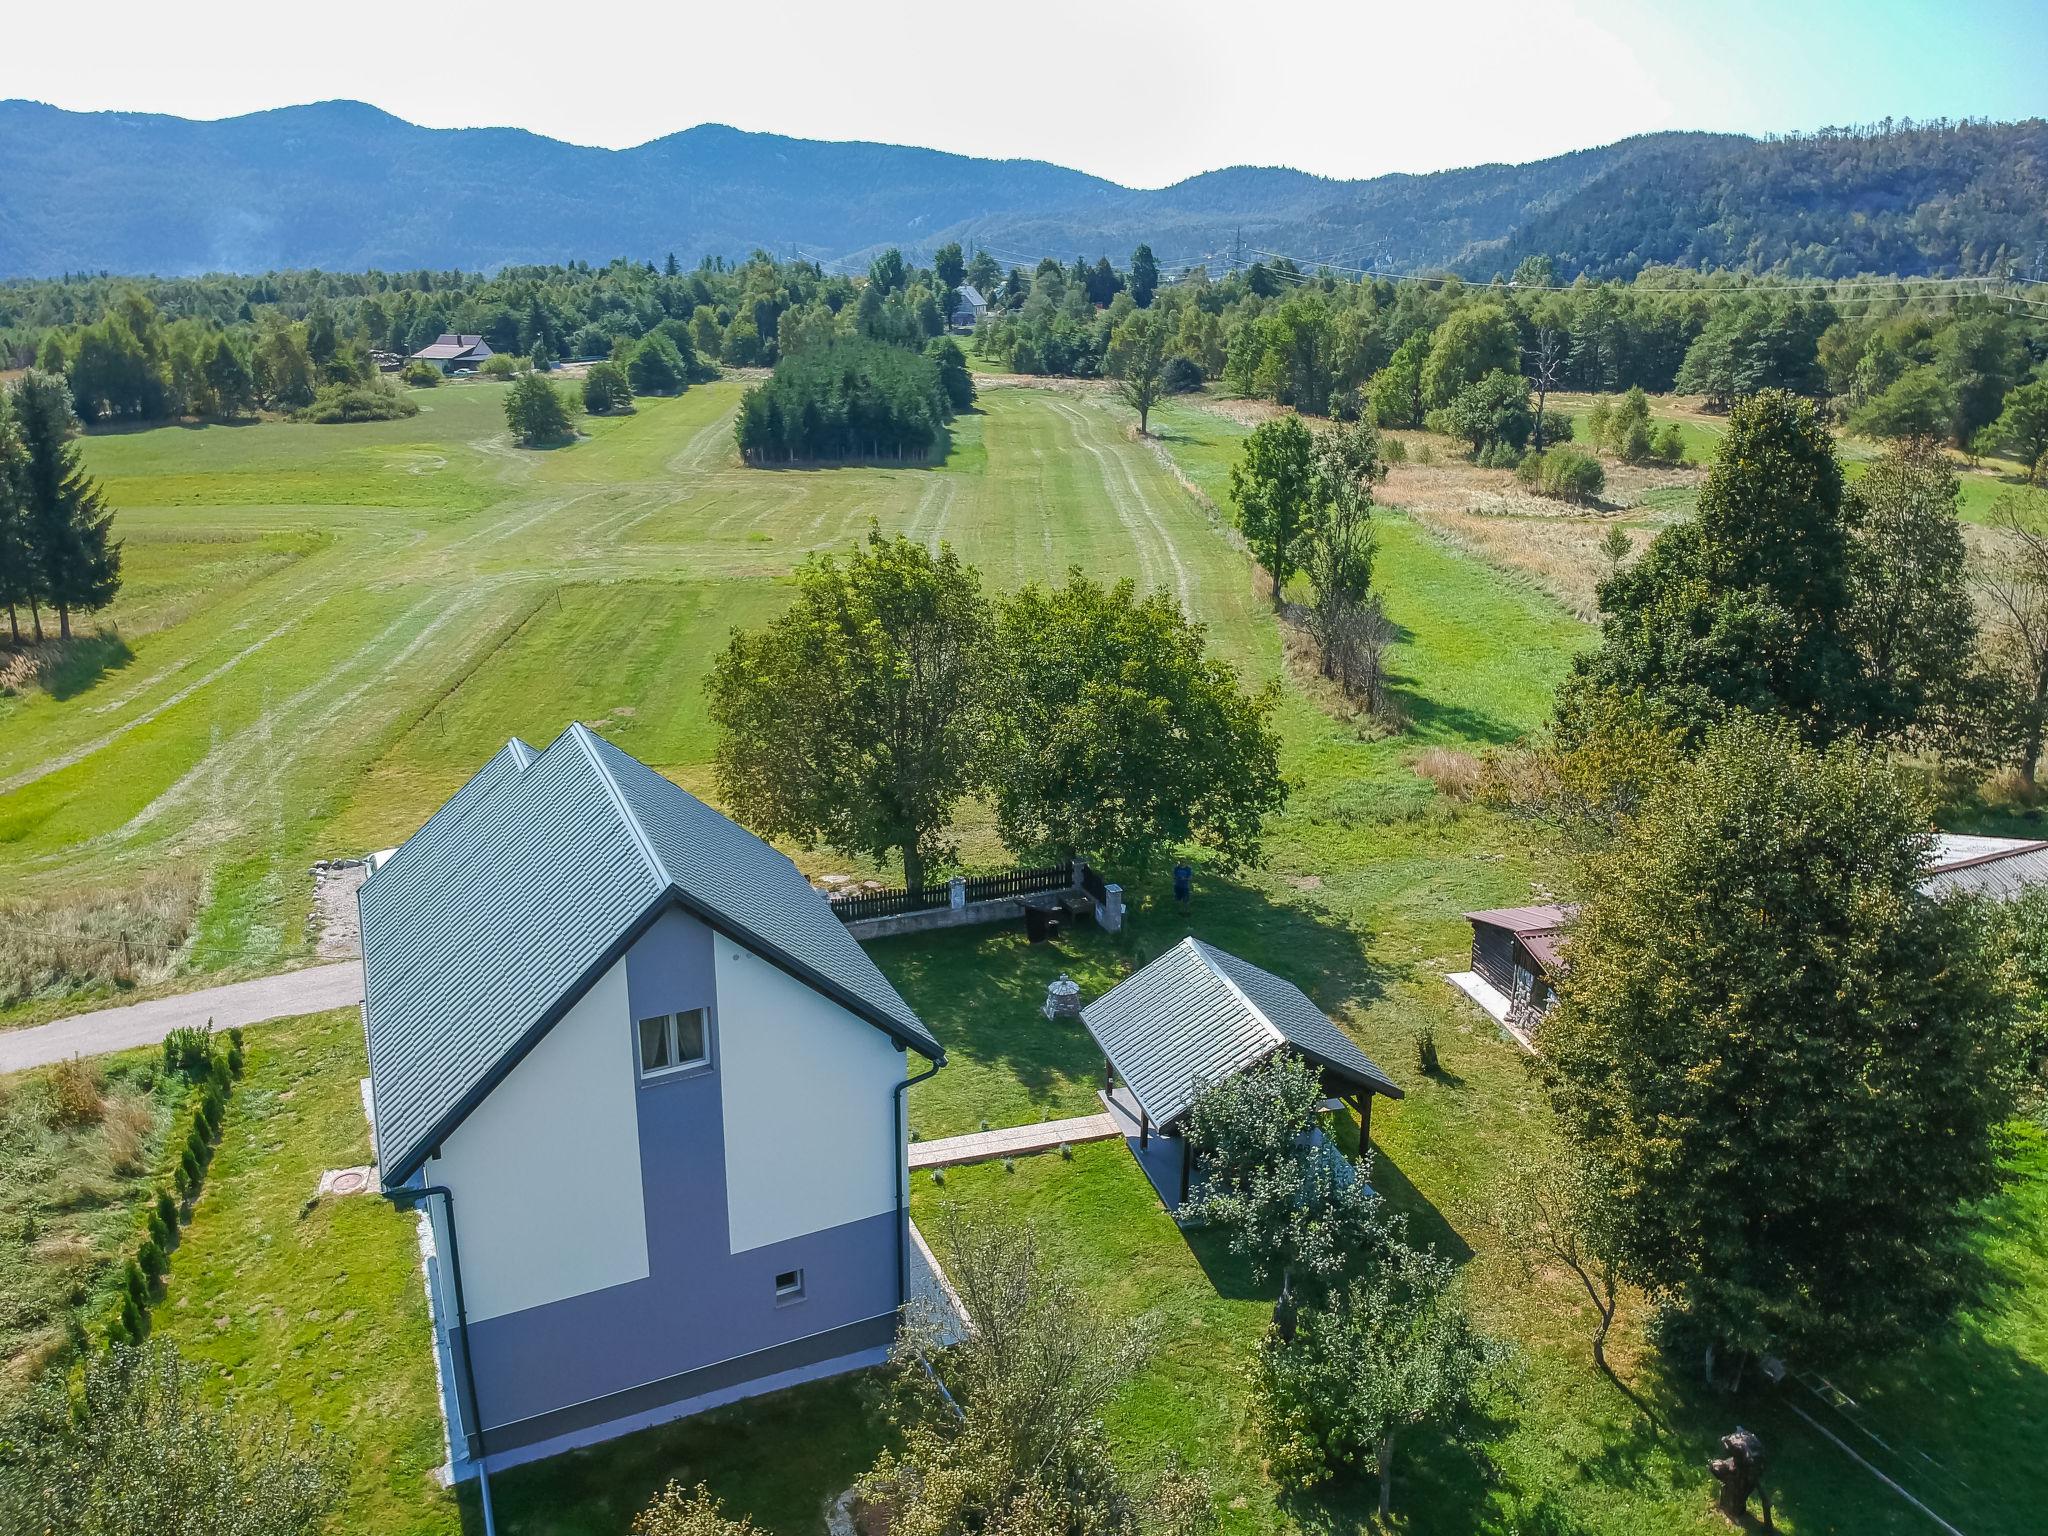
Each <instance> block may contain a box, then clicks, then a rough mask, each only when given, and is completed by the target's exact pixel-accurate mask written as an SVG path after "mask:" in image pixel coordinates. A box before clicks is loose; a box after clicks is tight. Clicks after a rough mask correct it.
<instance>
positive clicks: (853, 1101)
mask: <svg viewBox="0 0 2048 1536" xmlns="http://www.w3.org/2000/svg"><path fill="white" fill-rule="evenodd" d="M714 944H715V948H714V965H715V967H716V970H717V976H718V1052H719V1055H718V1076H719V1093H720V1101H721V1106H722V1109H723V1113H724V1119H725V1182H726V1211H727V1226H728V1229H729V1236H730V1238H731V1242H732V1251H733V1252H734V1253H744V1252H745V1251H746V1250H747V1249H749V1248H759V1247H761V1246H762V1245H763V1244H765V1243H775V1242H781V1241H784V1240H785V1239H787V1238H792V1237H801V1236H802V1235H803V1234H804V1233H806V1232H821V1231H824V1230H825V1229H827V1228H830V1227H837V1226H842V1225H844V1224H845V1223H847V1222H850V1221H859V1220H861V1219H863V1218H865V1217H869V1216H879V1215H882V1214H883V1213H885V1212H888V1211H893V1210H894V1209H895V1207H896V1194H895V1189H894V1187H893V1181H894V1180H895V1179H896V1178H897V1177H899V1176H900V1172H899V1171H900V1170H901V1168H902V1166H903V1153H902V1149H901V1147H892V1146H891V1145H890V1118H889V1089H890V1087H891V1086H892V1085H893V1084H894V1083H896V1082H897V1081H898V1080H899V1079H900V1078H901V1077H902V1076H903V1053H902V1052H900V1051H898V1050H897V1049H896V1047H895V1045H894V1044H893V1043H892V1042H891V1041H890V1039H889V1037H888V1036H887V1035H885V1034H883V1033H882V1032H881V1031H880V1030H879V1029H877V1028H875V1026H874V1025H872V1024H870V1023H868V1022H867V1021H866V1020H865V1019H861V1018H858V1017H856V1016H855V1015H853V1014H851V1013H848V1012H847V1011H846V1010H845V1009H844V1008H841V1007H840V1006H839V1005H838V1004H837V1003H835V1002H832V1001H831V1000H830V999H828V998H825V997H822V996H820V995H819V994H818V993H816V992H813V991H812V990H811V989H810V988H809V987H807V986H805V985H804V984H803V983H802V982H800V981H798V980H796V979H795V978H794V977H792V976H791V975H789V973H788V972H786V971H782V970H779V969H777V968H776V967H775V966H773V965H770V964H769V963H768V962H767V961H766V960H763V959H761V958H760V957H758V956H756V955H753V954H751V953H749V952H748V951H746V950H744V949H742V948H740V947H739V946H738V945H737V944H735V943H734V942H733V941H732V940H731V939H728V938H724V937H720V938H718V939H716V940H715V941H714Z"/></svg>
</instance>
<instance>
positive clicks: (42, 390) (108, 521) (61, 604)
mask: <svg viewBox="0 0 2048 1536" xmlns="http://www.w3.org/2000/svg"><path fill="white" fill-rule="evenodd" d="M14 404H15V416H16V419H17V422H18V427H19V431H20V433H21V441H22V447H23V450H24V457H25V463H24V466H23V470H24V473H23V488H24V496H23V501H24V503H25V514H26V515H25V518H24V521H25V523H26V527H27V532H28V543H29V549H30V557H31V560H32V562H33V565H34V583H35V590H36V592H37V593H38V594H39V595H40V596H41V597H42V599H43V600H44V601H45V602H47V603H49V605H50V606H51V607H53V608H55V609H56V610H57V633H58V636H59V638H61V639H65V640H68V639H70V638H71V615H72V612H73V610H77V611H78V612H81V613H91V612H93V611H94V610H96V609H100V608H104V607H106V605H107V604H108V603H110V602H112V601H113V599H114V594H115V593H116V592H118V591H119V590H120V589H121V545H120V543H119V542H118V541H117V540H115V539H113V538H112V537H111V535H112V532H113V525H114V514H113V512H112V510H111V509H109V508H108V507H107V505H106V502H105V500H104V498H103V497H102V496H101V494H100V488H99V483H98V482H97V481H95V480H94V479H93V478H92V477H91V476H90V475H88V474H87V473H86V472H85V469H84V467H83V466H82V465H81V464H80V463H79V459H78V449H77V448H76V447H75V446H74V445H73V444H72V442H71V440H70V436H71V429H72V427H73V425H75V421H76V418H75V417H74V416H73V415H72V411H71V399H70V392H69V391H68V390H67V389H66V387H65V384H64V381H63V380H62V379H61V378H58V377H56V376H55V375H53V374H47V373H43V372H41V371H39V370H33V369H32V370H30V372H29V373H27V374H26V375H25V376H24V377H23V378H22V381H21V382H20V383H19V384H18V385H16V386H15V395H14Z"/></svg>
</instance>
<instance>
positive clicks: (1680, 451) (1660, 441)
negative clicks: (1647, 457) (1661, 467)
mask: <svg viewBox="0 0 2048 1536" xmlns="http://www.w3.org/2000/svg"><path fill="white" fill-rule="evenodd" d="M1650 452H1651V453H1652V454H1653V455H1655V457H1656V458H1657V460H1658V462H1660V463H1663V464H1678V463H1682V462H1684V459H1685V434H1684V433H1683V432H1681V431H1680V430H1679V429H1678V423H1677V422H1675V421H1667V422H1666V423H1665V424H1664V426H1663V428H1662V429H1661V430H1660V431H1659V432H1658V433H1657V436H1656V438H1655V440H1654V441H1653V442H1652V443H1651V445H1650Z"/></svg>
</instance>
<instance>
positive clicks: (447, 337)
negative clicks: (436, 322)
mask: <svg viewBox="0 0 2048 1536" xmlns="http://www.w3.org/2000/svg"><path fill="white" fill-rule="evenodd" d="M489 356H491V344H490V343H489V342H488V341H485V340H484V339H483V337H481V336H460V335H457V334H456V333H455V332H453V331H443V332H442V333H441V335H440V336H439V337H438V338H437V339H436V340H435V341H434V342H433V343H432V345H430V346H424V347H421V348H420V349H419V351H417V352H415V353H413V355H412V356H411V357H410V358H409V359H407V361H409V362H415V363H432V364H433V365H434V366H435V367H436V368H438V369H440V370H441V371H442V372H443V373H453V372H454V371H455V370H456V369H458V368H480V367H482V366H483V361H484V359H485V358H487V357H489Z"/></svg>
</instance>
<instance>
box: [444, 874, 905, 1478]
mask: <svg viewBox="0 0 2048 1536" xmlns="http://www.w3.org/2000/svg"><path fill="white" fill-rule="evenodd" d="M733 954H738V955H740V956H742V958H741V959H738V960H735V959H732V958H730V956H731V955H733ZM756 967H758V968H759V971H756V969H755V968H756ZM763 973H766V974H763ZM614 976H615V977H616V978H618V979H617V983H616V985H615V986H612V987H611V988H610V989H608V991H607V1003H606V1008H607V1010H608V1019H609V1023H608V1025H607V1026H606V1028H607V1029H608V1031H609V1034H608V1037H607V1036H606V1034H605V1033H604V1032H603V1031H598V1032H595V1033H594V1034H593V1035H592V1036H591V1037H590V1038H588V1039H586V1040H585V1042H584V1048H585V1049H587V1050H588V1051H589V1052H590V1054H591V1056H592V1058H593V1059H594V1060H596V1061H598V1062H600V1063H602V1065H601V1067H598V1068H594V1069H593V1071H594V1072H595V1073H597V1074H598V1075H604V1076H606V1077H607V1078H608V1082H609V1084H610V1085H611V1086H610V1087H608V1089H607V1098H606V1102H607V1103H608V1104H611V1105H613V1106H614V1107H613V1108H612V1110H611V1111H610V1112H611V1113H613V1114H614V1115H615V1116H616V1123H617V1125H619V1126H622V1127H624V1128H625V1133H626V1137H627V1143H626V1145H625V1146H624V1147H623V1148H614V1149H612V1151H611V1152H609V1153H608V1154H607V1155H608V1156H609V1157H610V1158H611V1159H612V1161H611V1163H610V1165H609V1166H607V1167H605V1168H603V1169H597V1168H594V1167H589V1166H588V1165H589V1161H590V1160H589V1159H588V1158H586V1157H583V1156H580V1155H579V1156H577V1157H576V1158H575V1161H576V1163H577V1164H578V1166H579V1167H583V1168H585V1169H586V1171H587V1172H588V1175H589V1180H588V1183H587V1184H585V1185H582V1186H579V1187H577V1188H575V1189H572V1190H562V1191H558V1192H557V1193H556V1195H555V1196H554V1198H559V1199H563V1200H568V1201H574V1202H581V1203H583V1204H586V1205H604V1206H609V1205H610V1204H611V1203H612V1202H613V1201H614V1200H615V1198H616V1196H617V1192H618V1191H620V1190H624V1189H630V1190H631V1191H632V1192H633V1197H634V1199H635V1200H636V1201H637V1202H638V1209H637V1210H636V1211H635V1212H634V1214H633V1218H632V1220H631V1221H630V1222H629V1224H630V1225H636V1226H637V1227H638V1228H639V1230H640V1231H641V1232H642V1233H643V1234H644V1236H643V1244H644V1253H645V1259H644V1263H643V1266H642V1268H641V1270H640V1272H639V1274H638V1275H635V1276H629V1277H622V1278H620V1279H618V1280H617V1281H615V1282H613V1283H609V1284H605V1285H601V1286H593V1287H591V1288H589V1289H587V1290H584V1291H581V1292H577V1293H572V1294H559V1295H551V1296H549V1297H548V1298H547V1299H545V1300H543V1301H540V1302H539V1303H538V1304H535V1305H532V1306H528V1307H525V1308H523V1309H521V1310H515V1311H503V1310H496V1311H492V1312H489V1313H480V1312H479V1309H478V1308H477V1306H476V1304H475V1301H474V1299H472V1300H471V1304H470V1319H471V1327H470V1346H471V1357H472V1360H473V1362H474V1366H475V1371H476V1382H477V1401H478V1417H479V1418H480V1420H481V1422H482V1423H483V1425H484V1427H485V1429H486V1431H487V1433H488V1437H489V1449H490V1450H492V1451H499V1450H503V1449H507V1448H509V1447H514V1446H517V1445H520V1444H526V1443H532V1442H534V1441H537V1440H540V1439H544V1438H545V1437H546V1436H548V1435H550V1434H554V1433H558V1432H559V1431H560V1430H561V1428H562V1426H563V1425H564V1424H565V1423H574V1424H588V1423H601V1422H604V1421H605V1420H607V1419H610V1418H615V1417H623V1416H625V1415H627V1414H629V1413H638V1412H644V1411H645V1410H646V1409H647V1408H648V1407H649V1405H650V1403H651V1402H653V1401H655V1400H666V1395H667V1393H668V1391H669V1388H668V1385H667V1384H671V1383H673V1384H674V1386H673V1392H674V1395H675V1396H676V1397H678V1398H680V1397H684V1396H688V1395H690V1394H691V1393H693V1392H696V1391H701V1390H702V1382H703V1380H704V1379H705V1373H706V1372H707V1370H708V1369H709V1368H713V1367H717V1368H718V1369H719V1373H720V1379H721V1380H723V1379H725V1378H728V1377H730V1378H734V1379H745V1378H746V1377H747V1376H748V1374H749V1367H748V1366H747V1364H746V1361H745V1357H747V1356H749V1355H755V1354H760V1355H761V1356H762V1361H763V1364H762V1370H761V1373H762V1374H766V1373H768V1372H770V1371H772V1370H779V1369H783V1368H784V1367H783V1366H782V1365H779V1364H776V1363H775V1362H777V1361H781V1360H784V1359H785V1357H787V1356H789V1355H790V1352H791V1350H792V1349H794V1348H795V1347H796V1345H797V1341H800V1340H805V1339H813V1338H820V1337H823V1336H828V1335H829V1336H832V1337H833V1338H840V1337H845V1336H846V1334H845V1332H844V1331H845V1330H847V1329H849V1328H850V1327H851V1326H852V1325H855V1324H864V1323H868V1322H871V1321H874V1320H877V1319H879V1320H882V1321H881V1323H878V1324H877V1326H882V1324H885V1323H886V1322H887V1321H888V1319H889V1317H890V1314H892V1313H893V1311H894V1309H895V1307H896V1305H897V1300H898V1298H897V1295H896V1220H897V1219H896V1214H895V1203H894V1197H893V1192H892V1187H891V1183H890V1177H889V1170H890V1168H891V1167H892V1166H893V1167H894V1168H896V1169H898V1170H900V1169H901V1167H902V1147H901V1145H900V1144H897V1143H895V1142H894V1140H893V1134H892V1119H891V1115H890V1104H889V1099H888V1093H889V1089H890V1087H891V1086H893V1084H894V1083H895V1082H896V1081H897V1080H898V1079H900V1077H901V1074H902V1072H903V1057H902V1055H901V1053H900V1052H899V1051H897V1050H896V1049H895V1047H894V1046H893V1045H892V1044H891V1043H890V1041H889V1040H888V1038H887V1037H886V1036H885V1035H883V1034H882V1033H881V1031H879V1030H877V1029H875V1028H874V1027H873V1026H872V1025H871V1024H869V1023H867V1022H866V1021H864V1020H862V1019H859V1018H857V1017H855V1016H854V1015H852V1014H851V1013H848V1012H846V1011H845V1010H844V1009H842V1008H840V1007H839V1006H838V1005H837V1004H835V1003H831V1002H830V1001H828V1000H827V999H825V998H823V997H821V996H820V995H819V994H817V993H815V992H813V991H811V990H810V989H809V988H808V987H805V986H804V985H803V984H802V983H800V982H797V981H796V980H795V979H794V978H791V977H789V976H787V975H786V974H785V973H784V972H782V971H780V970H778V969H776V968H775V967H773V966H770V965H768V963H767V962H765V961H762V960H759V959H758V958H756V957H754V956H752V955H751V954H747V953H746V952H744V951H741V950H739V949H738V947H737V946H736V945H735V944H734V942H733V941H732V940H729V939H725V938H722V937H719V936H717V935H714V934H713V932H712V930H711V929H710V928H709V927H707V926H706V925H705V924H703V923H702V922H700V921H698V920H697V919H696V918H694V917H692V916H690V915H689V914H687V913H686V912H684V911H683V910H682V909H681V908H679V907H672V908H670V909H669V910H668V911H667V912H666V913H664V914H663V915H662V916H661V917H659V918H658V919H656V921H655V923H654V925H653V926H652V927H651V928H650V929H649V930H648V931H647V932H646V933H645V934H644V935H642V937H641V938H640V939H639V940H638V941H637V942H636V943H635V944H634V945H633V947H632V948H631V949H630V950H629V951H628V952H627V954H626V956H625V958H624V960H623V961H622V962H621V963H620V965H619V966H617V967H615V968H614V971H613V972H612V973H610V975H608V977H607V981H608V982H609V981H611V979H612V977H614ZM578 1006H579V1009H580V1008H581V1006H582V1005H581V1004H579V1005H578ZM696 1007H703V1008H707V1009H709V1010H710V1032H711V1066H710V1069H709V1070H707V1071H699V1072H684V1073H678V1074H675V1075H672V1076H664V1077H655V1078H650V1079H644V1080H643V1079H642V1078H641V1077H640V1075H639V1071H638V1063H637V1060H636V1056H635V1052H636V1038H635V1035H636V1031H635V1024H636V1021H637V1020H638V1019H640V1018H642V1017H649V1016H652V1015H654V1014H659V1013H673V1012H676V1011H678V1010H682V1009H688V1008H696ZM573 1011H574V1010H572V1012H573ZM565 1022H566V1021H565ZM560 1028H561V1026H560V1025H558V1026H557V1031H559V1030H560ZM549 1038H550V1039H552V1038H553V1036H552V1035H551V1036H550V1037H549ZM545 1044H546V1042H545V1041H544V1042H543V1046H544V1045H545ZM539 1053H540V1048H538V1047H537V1048H536V1050H535V1053H534V1056H530V1057H529V1058H528V1062H529V1063H530V1062H531V1061H532V1060H533V1059H534V1057H535V1056H538V1055H539ZM885 1065H886V1066H887V1067H888V1068H889V1069H890V1070H889V1073H888V1075H887V1076H886V1077H884V1076H882V1075H881V1068H882V1067H883V1066H885ZM526 1066H527V1063H521V1065H520V1067H519V1068H517V1069H515V1071H514V1073H513V1074H512V1077H511V1078H508V1079H507V1082H510V1081H512V1079H513V1078H516V1077H517V1076H518V1075H519V1073H520V1072H523V1071H524V1070H525V1068H526ZM499 1091H502V1085H501V1089H500V1090H499ZM496 1097H497V1094H496V1093H494V1094H493V1095H492V1098H493V1099H495V1098H496ZM490 1102H491V1101H489V1100H487V1101H486V1103H485V1106H483V1108H486V1109H487V1108H488V1107H489V1105H490ZM479 1112H481V1110H480V1111H479ZM579 1124H580V1122H579ZM813 1126H815V1127H817V1128H818V1129H812V1128H811V1127H813ZM525 1133H526V1135H527V1137H528V1139H529V1140H530V1141H531V1142H533V1143H535V1144H538V1145H539V1146H541V1147H542V1148H544V1149H545V1151H546V1154H547V1155H551V1156H554V1155H566V1152H565V1149H564V1148H562V1147H560V1146H559V1145H557V1131H556V1130H555V1128H554V1124H553V1123H550V1122H548V1121H546V1120H537V1121H533V1122H529V1123H528V1124H527V1125H526V1127H525ZM820 1146H824V1147H825V1151H824V1153H823V1155H822V1158H821V1156H820V1154H819V1152H818V1151H817V1150H816V1149H817V1148H819V1147H820ZM742 1166H743V1167H744V1171H739V1170H740V1169H741V1168H742ZM429 1174H430V1176H438V1175H437V1170H435V1169H434V1168H432V1167H430V1169H429ZM450 1182H451V1183H453V1181H450ZM453 1187H454V1188H455V1190H456V1220H457V1225H458V1229H459V1230H458V1236H459V1239H460V1243H461V1253H462V1268H463V1279H464V1284H465V1286H466V1287H467V1288H468V1289H469V1290H470V1292H471V1294H472V1298H473V1297H474V1293H475V1290H476V1287H477V1286H478V1285H479V1283H483V1284H484V1285H486V1287H487V1288H488V1287H489V1286H490V1285H491V1284H492V1282H491V1281H488V1280H483V1279H482V1275H483V1266H484V1265H485V1264H486V1263H487V1262H489V1263H493V1264H496V1263H501V1262H506V1261H507V1259H508V1257H509V1258H510V1260H511V1261H512V1262H527V1259H526V1257H525V1256H524V1254H523V1253H522V1254H519V1255H510V1256H508V1255H507V1254H506V1252H505V1246H506V1244H505V1241H504V1240H503V1239H502V1238H501V1237H500V1236H499V1232H498V1230H496V1228H497V1227H498V1225H499V1224H500V1223H502V1222H504V1221H505V1220H506V1219H507V1218H506V1217H505V1216H504V1215H503V1214H502V1213H498V1214H496V1215H495V1216H494V1218H493V1221H492V1225H491V1226H489V1227H487V1226H485V1225H484V1223H485V1221H486V1216H485V1214H484V1213H483V1212H482V1211H479V1210H474V1209H472V1202H471V1200H470V1198H469V1195H468V1192H467V1190H466V1189H465V1188H464V1186H463V1185H461V1184H454V1186H453ZM729 1188H730V1191H731V1193H730V1195H729V1193H728V1191H729ZM477 1204H482V1202H477ZM520 1219H522V1220H524V1221H525V1223H526V1224H527V1225H528V1226H531V1227H533V1228H534V1229H535V1232H536V1236H535V1237H534V1238H533V1239H532V1241H533V1242H536V1243H538V1242H540V1241H545V1240H551V1239H549V1238H546V1237H544V1236H542V1235H541V1234H546V1233H550V1232H552V1231H554V1230H556V1228H555V1226H554V1224H553V1223H552V1221H551V1219H550V1218H549V1216H548V1214H547V1213H546V1212H545V1211H540V1210H533V1209H528V1210H526V1211H523V1212H521V1213H520ZM614 1219H616V1218H614ZM743 1245H744V1246H743ZM482 1255H489V1256H490V1257H489V1258H488V1259H487V1258H486V1257H484V1256H482ZM793 1269H801V1270H802V1271H803V1272H804V1285H803V1292H804V1293H803V1296H802V1299H801V1300H796V1301H790V1300H786V1299H783V1300H779V1299H778V1298H777V1296H776V1292H775V1281H776V1277H777V1276H778V1275H779V1274H781V1273H784V1272H786V1271H789V1270H793ZM863 1337H865V1335H863ZM613 1399H616V1404H617V1412H616V1413H613V1412H612V1411H611V1407H610V1404H609V1403H608V1400H613Z"/></svg>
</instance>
